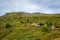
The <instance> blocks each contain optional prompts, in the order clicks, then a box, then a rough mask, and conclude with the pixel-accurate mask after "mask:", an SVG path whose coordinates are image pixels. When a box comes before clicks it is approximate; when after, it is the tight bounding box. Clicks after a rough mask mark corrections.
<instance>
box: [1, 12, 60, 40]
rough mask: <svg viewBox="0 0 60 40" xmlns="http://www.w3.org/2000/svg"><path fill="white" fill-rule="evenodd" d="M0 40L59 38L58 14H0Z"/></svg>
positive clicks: (57, 39) (48, 39)
mask: <svg viewBox="0 0 60 40" xmlns="http://www.w3.org/2000/svg"><path fill="white" fill-rule="evenodd" d="M32 24H34V25H32ZM0 40H60V14H44V13H38V12H34V13H26V12H11V13H6V14H5V15H2V16H0Z"/></svg>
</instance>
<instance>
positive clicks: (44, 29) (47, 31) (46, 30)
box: [41, 27, 50, 33]
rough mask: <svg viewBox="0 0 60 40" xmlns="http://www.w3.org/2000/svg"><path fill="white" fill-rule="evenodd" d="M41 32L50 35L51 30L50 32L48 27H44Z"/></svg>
mask: <svg viewBox="0 0 60 40" xmlns="http://www.w3.org/2000/svg"><path fill="white" fill-rule="evenodd" d="M41 32H44V33H49V32H50V30H49V29H48V28H47V27H42V28H41Z"/></svg>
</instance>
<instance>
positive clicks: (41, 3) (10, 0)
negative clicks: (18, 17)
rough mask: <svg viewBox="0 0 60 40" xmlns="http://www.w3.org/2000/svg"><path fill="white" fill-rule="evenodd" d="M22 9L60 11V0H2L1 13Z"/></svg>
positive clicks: (46, 11) (45, 11) (0, 4)
mask: <svg viewBox="0 0 60 40" xmlns="http://www.w3.org/2000/svg"><path fill="white" fill-rule="evenodd" d="M20 11H24V12H42V13H50V14H52V13H60V0H0V15H4V14H5V13H7V12H20Z"/></svg>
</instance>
